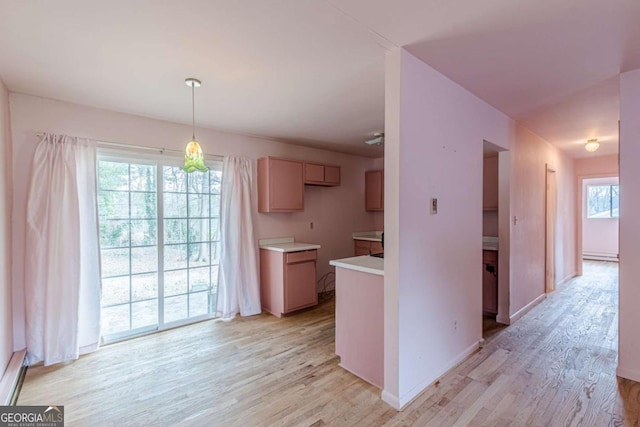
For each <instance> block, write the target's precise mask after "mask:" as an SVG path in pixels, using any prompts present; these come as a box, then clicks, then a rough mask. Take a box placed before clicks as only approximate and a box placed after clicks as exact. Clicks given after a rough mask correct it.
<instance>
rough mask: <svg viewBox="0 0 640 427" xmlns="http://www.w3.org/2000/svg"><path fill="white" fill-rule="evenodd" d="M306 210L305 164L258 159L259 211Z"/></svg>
mask: <svg viewBox="0 0 640 427" xmlns="http://www.w3.org/2000/svg"><path fill="white" fill-rule="evenodd" d="M302 210H304V181H303V163H302V162H301V161H297V160H287V159H278V158H275V157H263V158H260V159H258V211H259V212H297V211H302Z"/></svg>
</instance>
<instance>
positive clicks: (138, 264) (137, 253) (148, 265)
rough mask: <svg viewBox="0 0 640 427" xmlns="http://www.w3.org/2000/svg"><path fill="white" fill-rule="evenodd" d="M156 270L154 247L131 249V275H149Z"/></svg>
mask: <svg viewBox="0 0 640 427" xmlns="http://www.w3.org/2000/svg"><path fill="white" fill-rule="evenodd" d="M157 270H158V248H157V247H156V246H149V247H142V248H131V274H136V273H149V272H153V271H157Z"/></svg>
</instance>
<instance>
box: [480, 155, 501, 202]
mask: <svg viewBox="0 0 640 427" xmlns="http://www.w3.org/2000/svg"><path fill="white" fill-rule="evenodd" d="M482 210H484V211H496V210H498V157H497V156H495V157H485V158H484V162H483V168H482Z"/></svg>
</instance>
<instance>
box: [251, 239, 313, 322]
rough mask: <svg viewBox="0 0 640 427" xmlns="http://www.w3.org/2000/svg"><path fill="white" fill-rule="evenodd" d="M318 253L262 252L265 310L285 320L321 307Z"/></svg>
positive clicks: (262, 282) (261, 292) (262, 292)
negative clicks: (296, 312) (317, 275)
mask: <svg viewBox="0 0 640 427" xmlns="http://www.w3.org/2000/svg"><path fill="white" fill-rule="evenodd" d="M317 257H318V251H317V250H315V249H314V250H305V251H298V252H278V251H273V250H267V249H260V294H261V299H262V307H263V308H264V309H265V310H267V311H268V312H269V313H271V314H273V315H274V316H278V317H282V315H283V314H287V313H291V312H293V311H296V310H300V309H302V308H307V307H312V306H314V305H317V304H318V293H317V291H316V259H317Z"/></svg>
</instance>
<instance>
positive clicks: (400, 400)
mask: <svg viewBox="0 0 640 427" xmlns="http://www.w3.org/2000/svg"><path fill="white" fill-rule="evenodd" d="M478 348H480V341H477V342H475V343H473V344H472V345H470V346H469V347H468V348H466V349H465V350H464V351H463V352H462V353H460V354H458V355H457V356H456V357H455V358H454V359H453V360H452V361H451V362H450V363H449V364H447V365H446V366H445V368H444V369H443V372H442V373H441V374H440V375H438V376H437V377H435V378H427V379H425V380H424V381H422V382H420V384H418V385H417V386H415V387H414V388H412V389H411V390H409V392H408V393H405V394H404V396H401V397H397V396H395V395H393V394H391V393H389V392H387V391H386V390H384V391H383V392H382V400H383V401H385V402H386V403H388V404H389V405H390V406H391V407H392V408H394V409H396V410H398V411H402V410H403V409H404V408H405V407H406V406H407V405H408V404H409V403H411V402H412V401H413V400H414V399H415V398H417V397H418V396H419V395H420V393H422V392H423V391H424V390H426V389H427V388H428V387H429V386H431V385H433V384H434V383H435V382H436V381H438V380H439V379H440V378H442V377H443V376H444V375H446V374H447V372H449V371H450V370H452V369H453V368H455V367H456V366H458V365H459V364H460V363H462V362H464V361H465V360H466V359H467V357H469V356H471V355H472V354H473V353H475V351H476V350H478Z"/></svg>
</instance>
